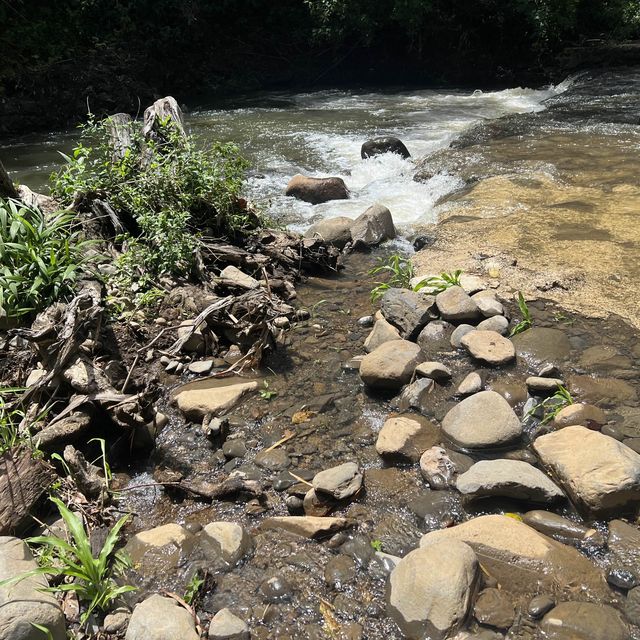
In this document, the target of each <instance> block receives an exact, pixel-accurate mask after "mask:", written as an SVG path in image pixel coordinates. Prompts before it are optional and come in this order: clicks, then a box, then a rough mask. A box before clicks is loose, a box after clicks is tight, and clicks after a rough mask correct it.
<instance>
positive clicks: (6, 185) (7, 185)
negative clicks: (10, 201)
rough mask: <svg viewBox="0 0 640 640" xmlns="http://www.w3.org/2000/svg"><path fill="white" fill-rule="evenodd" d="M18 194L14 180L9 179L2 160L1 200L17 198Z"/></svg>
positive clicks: (0, 177) (0, 169) (0, 161)
mask: <svg viewBox="0 0 640 640" xmlns="http://www.w3.org/2000/svg"><path fill="white" fill-rule="evenodd" d="M17 197H18V192H17V190H16V186H15V185H14V184H13V180H12V179H11V178H10V177H9V174H8V173H7V170H6V169H5V168H4V165H3V164H2V160H0V198H17Z"/></svg>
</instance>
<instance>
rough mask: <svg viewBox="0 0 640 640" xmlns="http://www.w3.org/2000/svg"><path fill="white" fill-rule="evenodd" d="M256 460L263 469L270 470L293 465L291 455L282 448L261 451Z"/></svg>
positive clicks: (280, 469) (279, 469)
mask: <svg viewBox="0 0 640 640" xmlns="http://www.w3.org/2000/svg"><path fill="white" fill-rule="evenodd" d="M254 462H255V463H256V464H257V465H258V466H259V467H261V468H262V469H268V470H269V471H282V470H283V469H286V468H287V467H289V466H290V465H291V459H290V458H289V455H288V454H287V452H286V451H285V450H284V449H280V448H277V449H271V451H267V450H265V451H260V453H258V454H257V455H256V457H255V458H254Z"/></svg>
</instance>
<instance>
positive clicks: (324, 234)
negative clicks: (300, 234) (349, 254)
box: [304, 216, 353, 249]
mask: <svg viewBox="0 0 640 640" xmlns="http://www.w3.org/2000/svg"><path fill="white" fill-rule="evenodd" d="M352 224H353V220H352V219H351V218H346V217H345V216H338V217H337V218H325V219H324V220H320V221H319V222H316V223H315V224H314V225H311V226H310V227H309V228H308V229H307V232H306V233H305V234H304V237H305V238H320V239H322V240H324V241H325V242H326V243H328V244H332V245H333V246H334V247H338V249H344V248H345V246H346V245H347V244H348V243H349V242H351V225H352Z"/></svg>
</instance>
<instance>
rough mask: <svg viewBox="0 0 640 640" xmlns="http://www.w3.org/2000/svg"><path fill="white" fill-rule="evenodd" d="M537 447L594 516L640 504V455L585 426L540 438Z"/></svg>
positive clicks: (571, 491)
mask: <svg viewBox="0 0 640 640" xmlns="http://www.w3.org/2000/svg"><path fill="white" fill-rule="evenodd" d="M533 448H534V450H535V452H536V453H537V455H538V457H539V458H540V460H541V461H542V463H543V464H544V465H545V466H546V467H547V468H548V469H550V470H551V471H552V473H553V475H554V477H556V478H557V479H558V480H559V481H560V483H561V484H562V486H563V487H564V489H565V490H566V491H567V492H568V494H569V496H570V497H571V499H572V500H573V501H574V502H576V503H578V504H579V505H581V506H583V507H586V508H587V509H589V510H590V511H592V512H594V513H603V512H608V511H611V510H612V509H615V508H617V507H621V508H625V507H626V508H630V507H631V506H632V505H633V504H634V503H637V502H639V501H640V455H638V454H637V453H636V452H635V451H632V450H631V449H629V447H626V446H625V445H623V444H622V443H621V442H618V441H617V440H614V439H613V438H610V437H608V436H605V435H603V434H601V433H599V432H597V431H591V430H589V429H587V428H586V427H582V426H571V427H565V428H564V429H560V431H556V432H555V433H550V434H547V435H544V436H541V437H539V438H537V439H536V440H535V441H534V443H533Z"/></svg>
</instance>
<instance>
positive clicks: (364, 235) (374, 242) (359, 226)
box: [351, 204, 396, 250]
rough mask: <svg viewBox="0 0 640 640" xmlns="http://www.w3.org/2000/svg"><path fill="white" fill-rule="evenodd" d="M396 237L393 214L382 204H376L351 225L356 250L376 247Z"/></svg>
mask: <svg viewBox="0 0 640 640" xmlns="http://www.w3.org/2000/svg"><path fill="white" fill-rule="evenodd" d="M395 237H396V228H395V225H394V224H393V218H392V217H391V212H390V211H389V209H387V207H385V206H383V205H381V204H374V205H373V206H371V207H369V208H368V209H367V210H366V211H365V212H364V213H361V214H360V215H359V216H358V217H357V218H356V219H355V220H354V221H353V224H352V225H351V238H352V243H353V245H352V247H353V249H354V250H358V249H368V248H370V247H376V246H378V245H379V244H380V243H381V242H384V241H385V240H393V239H394V238H395Z"/></svg>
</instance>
